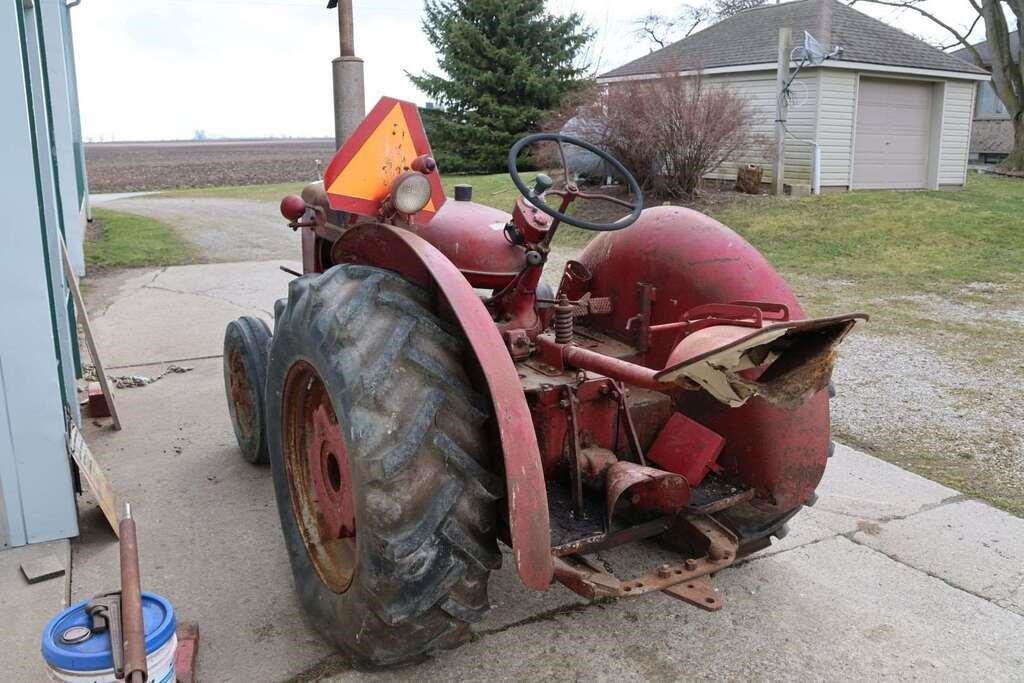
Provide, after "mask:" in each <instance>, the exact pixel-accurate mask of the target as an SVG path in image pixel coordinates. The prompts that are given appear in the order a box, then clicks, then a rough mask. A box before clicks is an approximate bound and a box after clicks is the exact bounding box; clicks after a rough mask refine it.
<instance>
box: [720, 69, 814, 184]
mask: <svg viewBox="0 0 1024 683" xmlns="http://www.w3.org/2000/svg"><path fill="white" fill-rule="evenodd" d="M704 78H705V82H706V83H707V84H709V85H711V86H714V87H725V88H729V89H731V90H732V91H733V92H735V93H736V95H737V96H739V97H740V98H742V99H743V100H745V101H746V102H748V103H749V104H750V107H751V110H752V121H751V124H752V128H753V134H754V135H755V136H756V137H757V138H759V140H758V144H757V145H756V146H755V147H756V149H752V150H750V151H749V152H748V153H746V154H743V155H741V156H738V157H736V158H735V159H729V160H727V161H726V162H725V163H723V164H722V165H721V166H719V167H718V169H716V170H715V171H713V172H712V173H709V174H708V175H707V177H708V178H715V179H719V180H735V178H736V170H737V168H738V167H739V166H742V165H744V164H758V165H760V166H762V167H764V171H765V173H764V178H763V180H764V181H765V182H770V181H771V178H772V169H771V166H772V164H771V155H772V152H773V149H774V147H773V140H774V138H775V74H774V73H773V72H770V71H765V72H758V73H746V74H737V75H723V76H705V77H704ZM793 90H794V92H795V93H796V96H795V99H796V102H795V106H794V105H791V106H790V109H789V117H788V121H787V127H788V128H789V131H790V133H791V134H792V135H793V136H796V137H797V138H801V139H804V140H813V139H814V135H815V122H816V119H817V99H818V77H817V74H815V73H813V72H807V73H804V74H801V75H800V76H798V77H797V78H796V81H795V84H794V87H793ZM786 182H788V183H797V184H803V185H809V184H810V182H811V146H810V145H808V144H805V143H801V142H799V141H798V140H795V139H793V137H787V139H786Z"/></svg>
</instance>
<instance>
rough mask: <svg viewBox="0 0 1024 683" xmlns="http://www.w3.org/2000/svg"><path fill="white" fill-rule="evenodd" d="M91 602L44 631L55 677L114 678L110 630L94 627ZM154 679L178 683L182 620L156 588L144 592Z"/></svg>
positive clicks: (75, 682) (72, 682) (78, 682)
mask: <svg viewBox="0 0 1024 683" xmlns="http://www.w3.org/2000/svg"><path fill="white" fill-rule="evenodd" d="M85 605H86V602H85V601H83V602H80V603H78V604H77V605H74V606H72V607H69V608H68V609H66V610H64V611H63V612H61V613H60V614H58V615H57V616H56V617H54V618H53V619H52V620H51V621H50V623H49V624H47V625H46V629H45V630H44V631H43V643H42V652H43V659H44V660H45V661H46V671H47V673H48V674H49V678H50V680H53V681H64V682H66V683H115V681H116V680H117V679H116V678H115V677H114V664H113V661H114V660H113V654H112V652H111V650H110V633H109V631H98V632H92V631H90V628H89V627H90V625H91V621H92V620H91V618H90V617H89V615H88V614H86V612H85ZM142 619H143V624H144V627H145V632H146V665H147V669H148V671H149V676H148V680H149V683H174V681H175V675H176V673H177V672H176V671H175V668H174V663H175V656H176V655H177V652H178V638H177V636H176V635H175V630H176V628H177V624H176V621H175V617H174V608H172V607H171V604H170V603H169V602H168V601H167V600H165V599H164V598H162V597H160V596H159V595H154V594H153V593H143V594H142Z"/></svg>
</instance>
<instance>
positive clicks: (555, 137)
mask: <svg viewBox="0 0 1024 683" xmlns="http://www.w3.org/2000/svg"><path fill="white" fill-rule="evenodd" d="M538 142H555V143H557V144H558V151H559V156H561V159H562V170H563V171H564V172H565V176H564V178H565V179H564V181H563V185H564V189H562V190H551V187H552V183H551V180H550V178H547V176H543V178H547V182H546V183H545V182H542V181H541V178H540V177H539V178H538V181H537V185H536V186H535V187H534V188H532V189H531V188H530V187H528V186H527V184H526V182H525V181H524V180H523V178H522V176H521V175H520V174H519V163H518V159H519V154H520V152H522V151H523V150H524V149H526V148H527V147H529V146H531V145H535V144H537V143H538ZM563 144H566V145H572V146H574V147H579V148H581V149H585V150H587V151H588V152H590V153H591V154H593V155H595V156H597V157H598V158H599V159H601V160H602V161H604V162H606V163H607V164H608V165H609V166H611V167H612V168H613V169H615V171H616V172H617V173H618V174H619V175H620V176H622V177H623V178H624V179H625V180H626V185H627V187H628V188H629V193H630V195H632V197H633V201H632V202H627V201H626V200H624V199H619V198H618V197H612V196H611V195H607V194H599V193H590V192H581V191H580V189H579V187H577V186H576V184H575V183H573V182H570V181H569V178H570V177H571V174H570V172H569V164H568V162H567V161H566V159H565V150H564V149H563V148H562V145H563ZM508 173H509V175H510V176H512V182H513V183H515V186H516V189H518V190H519V192H520V193H522V195H523V196H524V197H525V198H526V200H527V201H528V202H530V203H531V204H533V205H534V206H535V207H537V208H538V209H540V210H541V211H543V212H544V213H546V214H547V215H549V216H551V217H552V218H554V219H555V221H557V222H561V223H566V224H568V225H572V226H575V227H577V228H583V229H584V230H596V231H598V232H609V231H611V230H622V229H623V228H628V227H629V226H631V225H633V223H634V222H636V219H637V218H639V217H640V212H641V211H642V210H643V208H644V195H643V192H641V191H640V184H639V183H637V181H636V178H634V177H633V174H632V173H630V172H629V171H627V170H626V167H625V166H623V165H622V163H621V162H620V161H619V160H618V159H616V158H615V157H613V156H612V155H610V154H609V153H608V152H606V151H604V150H603V149H600V148H598V147H595V146H594V145H591V144H590V143H588V142H584V141H583V140H580V139H578V138H574V137H570V136H568V135H562V134H560V133H536V134H535V135H527V136H526V137H525V138H522V139H521V140H519V141H518V142H516V144H514V145H512V149H510V150H509V152H508ZM549 194H551V195H554V196H556V197H560V198H561V199H562V205H561V207H560V208H559V209H552V208H551V207H550V206H548V205H547V202H545V201H544V198H545V196H546V195H549ZM578 198H582V199H599V200H602V201H606V202H611V203H612V204H618V205H619V206H623V207H625V208H627V209H629V210H630V213H629V215H628V216H625V217H623V218H620V219H619V220H617V221H615V222H614V223H594V222H591V221H586V220H583V219H582V218H576V217H574V216H570V215H569V214H567V213H565V210H566V209H567V208H568V207H569V205H570V204H572V202H574V201H575V200H576V199H578ZM556 225H557V223H556Z"/></svg>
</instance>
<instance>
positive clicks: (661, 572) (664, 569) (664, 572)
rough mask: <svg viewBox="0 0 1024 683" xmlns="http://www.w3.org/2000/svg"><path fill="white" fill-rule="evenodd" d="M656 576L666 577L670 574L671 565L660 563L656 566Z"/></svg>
mask: <svg viewBox="0 0 1024 683" xmlns="http://www.w3.org/2000/svg"><path fill="white" fill-rule="evenodd" d="M658 576H659V577H660V578H662V579H667V578H668V577H670V576H672V567H670V566H668V565H667V564H663V565H661V566H660V567H658Z"/></svg>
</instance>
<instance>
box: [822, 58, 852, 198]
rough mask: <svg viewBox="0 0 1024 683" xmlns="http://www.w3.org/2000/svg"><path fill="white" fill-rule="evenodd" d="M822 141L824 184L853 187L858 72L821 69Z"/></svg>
mask: <svg viewBox="0 0 1024 683" xmlns="http://www.w3.org/2000/svg"><path fill="white" fill-rule="evenodd" d="M819 77H820V78H821V99H820V101H819V104H818V142H819V144H820V145H821V186H822V187H849V185H850V164H851V161H852V155H853V143H854V139H853V131H854V129H855V127H856V126H855V120H856V112H857V72H855V71H848V70H842V69H820V70H819Z"/></svg>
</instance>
